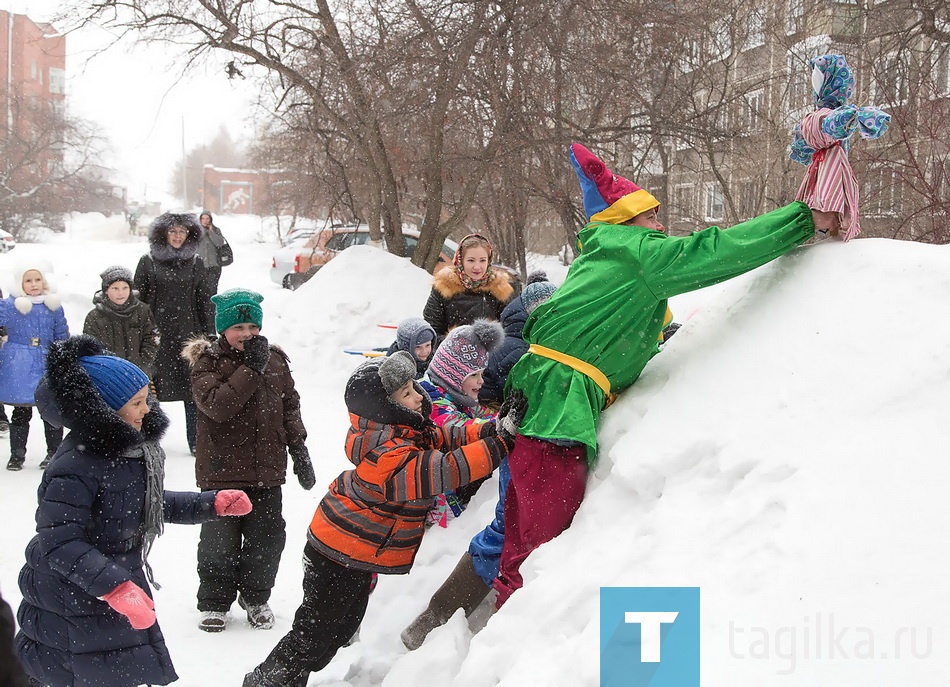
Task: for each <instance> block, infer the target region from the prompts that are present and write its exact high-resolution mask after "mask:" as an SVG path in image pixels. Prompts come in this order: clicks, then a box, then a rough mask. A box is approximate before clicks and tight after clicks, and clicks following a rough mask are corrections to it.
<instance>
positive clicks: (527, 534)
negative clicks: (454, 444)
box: [492, 434, 587, 608]
mask: <svg viewBox="0 0 950 687" xmlns="http://www.w3.org/2000/svg"><path fill="white" fill-rule="evenodd" d="M508 465H509V467H510V468H511V482H510V483H509V485H508V493H507V494H506V495H505V543H504V546H503V548H502V550H501V562H500V564H499V567H498V578H497V579H496V580H495V582H494V584H493V585H492V586H493V587H494V588H495V589H497V590H498V599H497V601H496V604H495V605H496V606H497V607H498V608H501V607H502V605H503V604H504V603H505V602H506V601H507V600H508V597H510V596H511V595H512V594H513V593H514V592H515V590H517V589H520V588H521V586H522V585H523V584H524V580H523V579H522V578H521V572H520V569H521V564H522V563H524V561H525V559H526V558H527V557H528V555H529V554H530V553H531V552H532V551H534V550H535V549H536V548H538V547H539V546H541V544H543V543H545V542H548V541H551V540H552V539H554V538H555V537H556V536H557V535H559V534H560V533H561V532H563V531H564V530H566V529H567V528H568V527H569V526H570V524H571V520H573V519H574V513H576V512H577V509H578V508H580V505H581V502H582V501H583V500H584V488H585V486H586V485H587V448H586V447H585V446H559V445H557V444H552V443H550V442H548V441H544V440H542V439H536V438H534V437H526V436H522V435H520V434H519V435H518V436H517V437H516V439H515V446H514V448H513V449H512V450H511V453H509V454H508Z"/></svg>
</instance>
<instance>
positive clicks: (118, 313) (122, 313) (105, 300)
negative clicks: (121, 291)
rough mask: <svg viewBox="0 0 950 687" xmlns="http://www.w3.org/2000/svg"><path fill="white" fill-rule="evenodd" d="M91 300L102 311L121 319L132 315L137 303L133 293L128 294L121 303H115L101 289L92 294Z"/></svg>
mask: <svg viewBox="0 0 950 687" xmlns="http://www.w3.org/2000/svg"><path fill="white" fill-rule="evenodd" d="M92 302H93V303H94V304H95V305H96V306H97V307H98V308H99V309H100V310H102V311H104V312H106V313H108V314H110V315H114V316H115V317H118V318H119V319H122V320H127V319H128V318H129V317H131V316H132V313H133V311H134V310H135V306H137V305H138V299H137V298H136V297H135V294H134V293H130V294H129V299H128V300H127V301H126V302H125V303H123V304H122V305H116V304H115V303H113V302H112V301H111V300H109V297H108V296H106V295H105V294H104V293H102V291H97V292H96V295H95V296H93V298H92Z"/></svg>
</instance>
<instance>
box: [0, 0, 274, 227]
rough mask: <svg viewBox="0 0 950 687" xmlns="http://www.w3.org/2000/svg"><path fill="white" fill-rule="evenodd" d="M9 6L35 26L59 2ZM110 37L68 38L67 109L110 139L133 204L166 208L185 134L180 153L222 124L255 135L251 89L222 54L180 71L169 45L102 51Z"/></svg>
mask: <svg viewBox="0 0 950 687" xmlns="http://www.w3.org/2000/svg"><path fill="white" fill-rule="evenodd" d="M11 3H12V7H13V11H14V12H16V13H18V14H27V15H28V16H30V18H31V19H33V20H34V21H45V20H48V19H50V18H51V17H53V16H54V15H55V13H56V12H57V11H58V10H59V9H60V6H61V4H62V3H61V2H60V1H59V0H30V1H29V2H26V1H25V0H7V2H5V3H4V5H5V8H6V9H9V8H10V6H11ZM59 28H61V29H62V28H63V27H59ZM114 40H115V36H113V35H111V34H110V33H109V32H108V31H106V30H105V29H102V28H96V27H88V28H83V29H80V30H77V31H74V32H71V33H69V35H68V37H67V39H66V92H67V107H68V110H69V112H70V114H73V115H76V116H79V117H82V118H83V119H87V120H91V121H93V122H96V123H97V124H98V125H99V126H100V129H101V131H102V133H103V134H104V135H105V136H106V137H107V138H108V140H109V142H110V149H111V150H110V151H109V153H108V155H107V159H106V164H107V166H110V167H113V168H115V169H116V170H117V172H118V175H117V179H116V181H117V182H118V183H120V184H122V185H125V186H127V188H128V193H129V198H130V199H131V200H142V199H143V198H144V197H145V195H146V194H147V195H148V199H150V200H161V201H163V203H166V204H168V203H171V202H172V199H171V198H170V197H169V191H170V190H171V189H170V179H171V176H172V174H173V167H174V164H175V162H176V161H177V160H179V159H181V156H182V130H183V129H184V147H185V150H190V149H191V148H194V147H195V146H197V145H200V144H201V143H203V142H210V140H211V139H212V138H213V137H214V136H215V134H216V133H217V131H218V129H219V128H220V126H221V125H222V124H224V125H225V126H227V128H228V130H229V131H230V133H231V135H232V138H233V139H235V140H236V141H237V140H241V139H248V138H250V137H253V135H254V127H253V124H252V123H251V121H250V120H251V117H250V113H251V103H252V102H253V101H254V99H255V96H256V90H255V87H254V86H253V85H252V83H251V81H249V80H248V81H244V80H241V79H234V80H233V81H232V80H228V78H227V77H226V76H225V73H224V65H225V64H226V63H227V61H228V60H229V59H230V58H228V57H226V55H225V54H224V53H221V54H220V55H218V56H216V59H214V64H207V65H201V66H198V67H193V68H192V69H190V70H189V71H188V73H186V74H182V71H183V67H182V60H181V55H180V53H179V54H176V49H175V48H174V46H168V45H163V46H161V47H155V46H144V45H141V44H138V45H137V44H135V43H134V41H132V40H127V39H124V40H123V41H122V42H121V43H119V44H118V45H113V46H112V47H110V48H109V49H108V50H106V51H105V52H102V50H103V48H104V46H108V45H110V43H112V42H113V41H114ZM97 53H98V54H97ZM195 181H197V180H191V179H189V180H188V183H189V185H192V184H193V182H195ZM198 183H200V181H198ZM169 209H171V208H169Z"/></svg>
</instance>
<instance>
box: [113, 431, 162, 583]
mask: <svg viewBox="0 0 950 687" xmlns="http://www.w3.org/2000/svg"><path fill="white" fill-rule="evenodd" d="M122 456H123V457H125V458H142V459H143V460H144V461H145V520H144V522H143V523H142V524H143V527H144V530H145V550H144V553H143V555H142V560H143V562H144V564H145V575H146V577H148V581H149V582H150V583H151V584H152V586H153V587H155V589H161V588H162V587H161V585H160V584H158V582H156V581H155V577H154V575H153V573H152V566H151V565H149V562H148V555H149V553H150V552H151V550H152V544H154V543H155V540H156V539H157V538H158V537H159V536H160V535H161V534H162V532H164V530H165V518H164V502H165V451H164V450H162V447H161V446H159V444H158V442H157V441H145V442H143V443H141V444H139V445H138V446H134V447H132V448H130V449H129V450H128V451H126V452H125V453H123V454H122Z"/></svg>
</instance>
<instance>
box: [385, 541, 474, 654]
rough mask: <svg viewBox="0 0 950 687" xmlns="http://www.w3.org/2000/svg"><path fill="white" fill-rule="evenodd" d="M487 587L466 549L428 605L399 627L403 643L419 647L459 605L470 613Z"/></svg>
mask: <svg viewBox="0 0 950 687" xmlns="http://www.w3.org/2000/svg"><path fill="white" fill-rule="evenodd" d="M489 591H491V588H490V587H489V586H488V585H486V584H485V581H484V580H483V579H482V578H481V577H479V576H478V573H476V572H475V564H474V563H473V561H472V557H471V555H470V554H469V553H468V552H467V551H466V552H465V553H464V554H463V555H462V558H461V559H460V560H459V562H458V564H457V565H456V566H455V570H453V571H452V574H451V575H449V576H448V578H447V579H446V580H445V582H443V583H442V586H441V587H439V588H438V589H437V590H436V592H435V594H433V595H432V598H431V599H430V600H429V606H428V608H426V609H425V610H424V611H423V612H422V613H420V614H419V617H418V618H416V619H415V620H413V621H412V624H411V625H409V627H407V628H406V629H405V630H403V631H402V634H401V635H400V637H401V639H402V643H403V644H404V645H405V646H406V648H407V649H409V650H410V651H414V650H416V649H418V648H419V647H420V646H422V643H423V642H424V641H425V640H426V637H428V636H429V633H430V632H432V630H434V629H435V628H437V627H441V626H442V625H445V623H447V622H448V621H449V618H451V617H452V616H453V615H454V614H455V611H457V610H458V609H460V608H461V609H462V610H463V611H465V617H468V616H470V615H471V614H472V612H473V611H474V610H475V609H476V608H477V607H478V605H479V604H480V603H481V602H482V600H483V599H484V598H485V597H486V596H488V592H489Z"/></svg>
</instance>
